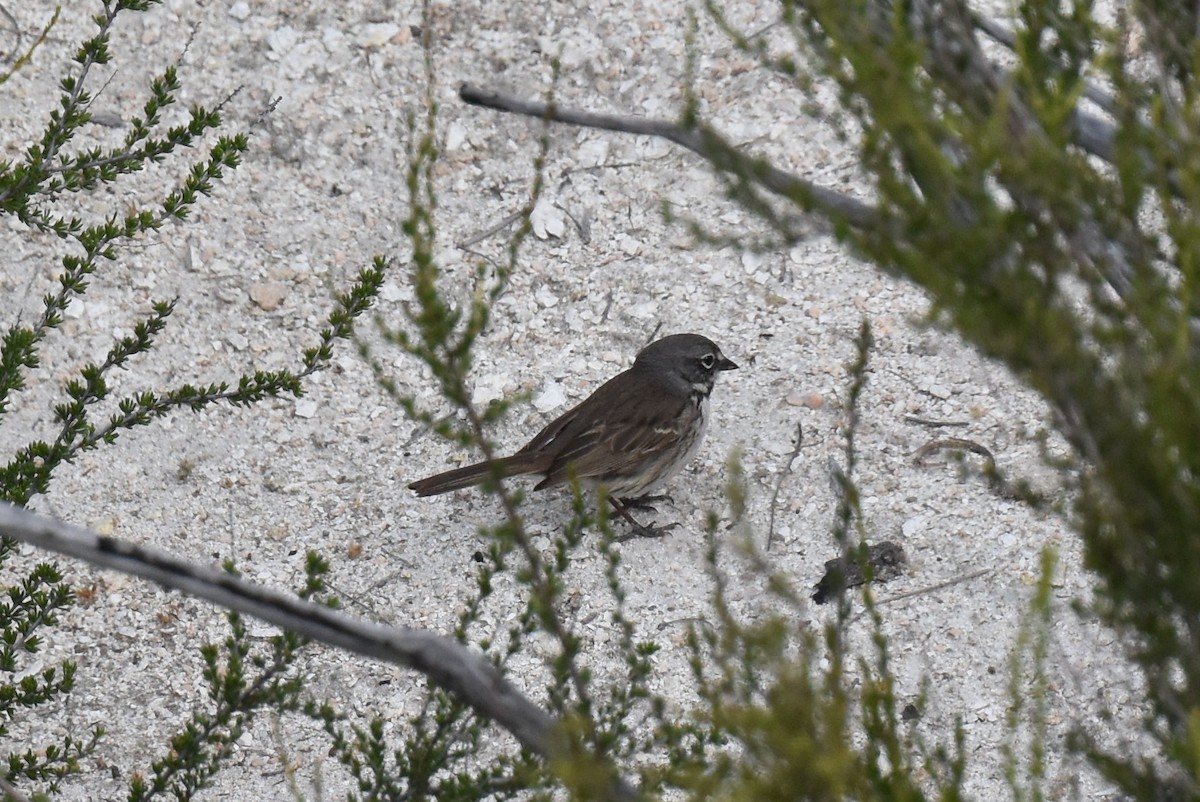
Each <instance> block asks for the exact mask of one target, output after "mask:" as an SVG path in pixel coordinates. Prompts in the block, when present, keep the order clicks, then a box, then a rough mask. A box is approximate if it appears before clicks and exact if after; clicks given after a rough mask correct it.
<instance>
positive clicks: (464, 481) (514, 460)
mask: <svg viewBox="0 0 1200 802" xmlns="http://www.w3.org/2000/svg"><path fill="white" fill-rule="evenodd" d="M539 462H540V460H538V459H536V458H535V457H534V455H532V454H519V453H518V454H513V455H512V456H511V457H505V458H503V459H497V460H492V461H491V462H477V463H475V464H474V465H466V466H464V467H462V468H455V469H454V470H452V471H446V472H445V473H439V474H437V475H436V476H429V477H426V478H425V479H418V480H417V481H415V482H413V483H412V484H410V485H409V486H408V489H409V490H413V491H416V494H417V495H418V496H436V495H438V494H440V493H449V492H450V491H451V490H461V489H462V488H464V487H471V486H473V485H477V484H480V483H481V482H483V481H484V480H485V479H487V478H488V477H489V476H494V477H497V478H501V477H505V476H520V475H521V474H526V473H541V472H543V471H544V468H542V466H541V465H539V464H538V463H539Z"/></svg>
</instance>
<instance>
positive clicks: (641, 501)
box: [608, 496, 679, 543]
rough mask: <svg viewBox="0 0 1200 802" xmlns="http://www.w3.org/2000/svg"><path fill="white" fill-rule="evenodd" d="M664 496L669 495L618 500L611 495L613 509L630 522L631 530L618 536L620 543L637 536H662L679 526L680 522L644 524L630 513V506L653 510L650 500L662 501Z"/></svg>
mask: <svg viewBox="0 0 1200 802" xmlns="http://www.w3.org/2000/svg"><path fill="white" fill-rule="evenodd" d="M664 498H668V497H667V496H642V497H641V498H636V499H620V500H617V499H615V498H612V497H611V496H610V497H609V499H608V500H609V501H610V502H611V503H612V505H613V509H615V510H616V511H617V512H618V513H619V514H620V516H621V517H622V518H624V519H625V522H626V523H628V524H629V532H628V533H627V534H624V535H621V536H620V537H618V538H616V541H617V542H618V543H624V542H625V541H627V540H632V539H633V538H635V537H662V536H663V535H665V534H666V533H667V532H670V531H671V530H672V529H674V528H675V527H677V526H679V524H678V523H673V524H667V525H666V526H655V525H654V524H643V523H639V522H638V521H637V519H635V518H634V517H633V516H632V515H630V514H629V509H630V507H633V508H634V509H648V510H651V511H653V510H654V508H653V507H652V506H650V504H649V503H648V502H650V501H660V500H662V499H664Z"/></svg>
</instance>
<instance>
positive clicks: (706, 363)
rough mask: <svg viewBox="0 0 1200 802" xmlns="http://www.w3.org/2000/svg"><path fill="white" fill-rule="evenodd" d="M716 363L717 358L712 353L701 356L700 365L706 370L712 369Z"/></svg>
mask: <svg viewBox="0 0 1200 802" xmlns="http://www.w3.org/2000/svg"><path fill="white" fill-rule="evenodd" d="M715 364H717V358H716V357H715V356H713V355H712V354H705V355H704V356H702V357H700V367H702V368H704V369H705V370H712V369H713V365H715Z"/></svg>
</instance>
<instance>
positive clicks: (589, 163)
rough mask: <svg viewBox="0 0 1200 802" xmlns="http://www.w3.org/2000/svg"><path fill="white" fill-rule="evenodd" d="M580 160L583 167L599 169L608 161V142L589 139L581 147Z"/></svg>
mask: <svg viewBox="0 0 1200 802" xmlns="http://www.w3.org/2000/svg"><path fill="white" fill-rule="evenodd" d="M578 158H579V165H580V166H581V167H599V166H600V165H602V164H604V163H605V162H606V161H608V140H607V139H589V140H588V141H587V142H584V143H583V144H582V145H580V146H579V154H578Z"/></svg>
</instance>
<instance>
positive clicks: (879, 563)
mask: <svg viewBox="0 0 1200 802" xmlns="http://www.w3.org/2000/svg"><path fill="white" fill-rule="evenodd" d="M867 563H868V564H869V565H870V566H871V578H872V579H873V580H874V581H875V582H887V581H888V580H891V579H895V578H896V577H898V576H900V573H901V571H902V570H903V569H904V566H905V565H906V564H907V563H908V557H907V556H906V555H905V553H904V549H903V548H902V547H901V546H900V545H899V544H897V543H893V542H892V541H890V540H884V541H882V542H880V543H872V544H871V545H870V546H868V547H867ZM866 581H867V580H866V578H865V577H864V576H863V569H862V565H861V563H859V561H858V559H857V557H855V556H853V555H849V556H845V557H838V558H836V559H833V560H826V561H825V575H824V576H823V577H821V581H820V582H818V583H817V584H816V585H815V586H814V588H813V595H812V600H813V601H814V602H816V603H817V604H824V603H825V602H827V601H829V600H830V599H832V598H833V597H834V596H835V595H836V594H838V593H840V592H841V591H843V590H845V589H846V588H853V587H857V586H859V585H861V584H863V583H864V582H866Z"/></svg>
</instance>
